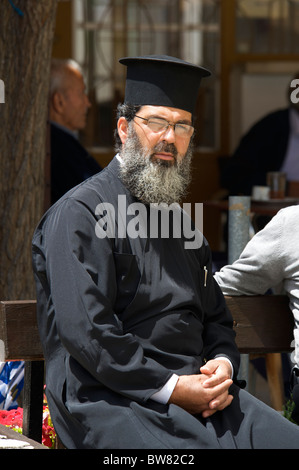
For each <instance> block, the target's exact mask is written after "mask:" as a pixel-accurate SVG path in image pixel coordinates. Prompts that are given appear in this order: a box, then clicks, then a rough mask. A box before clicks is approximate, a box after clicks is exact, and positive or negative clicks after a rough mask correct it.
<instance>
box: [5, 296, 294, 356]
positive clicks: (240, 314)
mask: <svg viewBox="0 0 299 470" xmlns="http://www.w3.org/2000/svg"><path fill="white" fill-rule="evenodd" d="M225 300H226V303H227V306H228V308H229V309H230V311H231V313H232V316H233V319H234V329H235V331H236V342H237V345H238V348H239V350H240V352H241V353H248V354H249V353H272V352H290V351H292V350H293V348H292V346H291V343H292V341H293V328H294V320H293V315H292V313H291V310H290V308H289V300H288V297H287V296H284V295H275V296H274V295H269V296H236V297H230V296H226V297H225ZM42 359H43V350H42V345H41V342H40V338H39V334H38V328H37V321H36V301H34V300H32V301H29V300H28V301H17V302H16V301H2V302H0V361H13V360H25V361H26V360H30V361H36V360H38V361H39V360H42Z"/></svg>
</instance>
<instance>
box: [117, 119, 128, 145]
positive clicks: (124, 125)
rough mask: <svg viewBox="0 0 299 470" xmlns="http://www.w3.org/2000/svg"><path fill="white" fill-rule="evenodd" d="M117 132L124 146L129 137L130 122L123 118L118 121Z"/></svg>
mask: <svg viewBox="0 0 299 470" xmlns="http://www.w3.org/2000/svg"><path fill="white" fill-rule="evenodd" d="M117 131H118V135H119V138H120V140H121V143H122V144H124V143H125V142H126V140H127V137H128V121H127V120H126V118H125V117H123V116H122V117H120V118H119V120H118V121H117Z"/></svg>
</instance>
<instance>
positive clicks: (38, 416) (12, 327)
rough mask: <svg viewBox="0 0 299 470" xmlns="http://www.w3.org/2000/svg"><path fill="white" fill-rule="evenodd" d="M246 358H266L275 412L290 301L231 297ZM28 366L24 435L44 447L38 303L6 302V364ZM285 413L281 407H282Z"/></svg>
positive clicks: (1, 346) (1, 336) (2, 331)
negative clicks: (15, 362)
mask: <svg viewBox="0 0 299 470" xmlns="http://www.w3.org/2000/svg"><path fill="white" fill-rule="evenodd" d="M226 302H227V305H228V307H229V309H230V311H231V313H232V316H233V319H234V329H235V331H236V342H237V345H238V348H239V350H240V352H241V353H243V354H253V353H254V354H256V353H258V354H266V355H267V356H266V357H267V358H266V361H267V373H268V382H269V386H270V390H271V396H272V399H273V400H274V403H273V405H275V406H273V407H277V409H279V406H280V403H279V404H277V403H278V402H279V400H280V401H281V400H282V399H283V398H282V396H281V393H282V390H281V384H282V374H281V363H280V362H279V361H280V358H281V352H291V351H292V349H293V348H292V346H291V343H292V341H293V326H294V322H293V316H292V313H291V311H290V309H289V304H288V298H287V297H286V296H252V297H244V296H240V297H226ZM14 360H24V361H25V378H24V391H23V408H24V410H23V413H24V418H23V420H24V421H23V433H24V435H25V436H27V437H28V438H31V439H34V440H35V441H38V442H41V435H42V410H43V385H44V361H43V350H42V345H41V342H40V339H39V334H38V328H37V321H36V302H35V301H2V302H0V361H14ZM280 409H281V408H280Z"/></svg>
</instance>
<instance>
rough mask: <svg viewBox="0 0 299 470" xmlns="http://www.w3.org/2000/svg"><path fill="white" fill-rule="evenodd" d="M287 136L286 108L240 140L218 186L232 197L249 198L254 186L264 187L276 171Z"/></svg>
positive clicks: (285, 146) (282, 158) (253, 128)
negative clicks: (267, 179)
mask: <svg viewBox="0 0 299 470" xmlns="http://www.w3.org/2000/svg"><path fill="white" fill-rule="evenodd" d="M289 134H290V122H289V109H283V110H278V111H275V112H273V113H270V114H268V115H267V116H265V117H264V118H263V119H261V120H260V121H258V122H257V123H256V124H255V125H254V126H253V127H252V128H251V129H250V130H249V131H248V133H246V135H244V137H243V138H242V139H241V141H240V143H239V145H238V147H237V148H236V150H235V152H234V154H233V155H232V157H231V158H229V159H228V160H227V161H226V164H225V165H224V166H223V168H222V169H221V175H220V183H221V186H222V187H223V188H226V189H228V191H229V194H231V195H238V194H243V195H249V196H250V195H251V192H252V187H253V186H255V185H256V186H265V185H266V184H267V181H266V174H267V172H268V171H279V170H280V168H281V166H282V164H283V160H284V158H285V155H286V151H287V145H288V139H289Z"/></svg>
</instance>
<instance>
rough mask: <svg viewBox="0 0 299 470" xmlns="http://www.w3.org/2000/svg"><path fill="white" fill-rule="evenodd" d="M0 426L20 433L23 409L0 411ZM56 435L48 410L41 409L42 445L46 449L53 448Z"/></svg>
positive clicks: (45, 408) (45, 407) (46, 408)
mask: <svg viewBox="0 0 299 470" xmlns="http://www.w3.org/2000/svg"><path fill="white" fill-rule="evenodd" d="M0 424H3V425H5V426H8V427H9V428H10V429H13V430H14V431H18V432H20V433H21V432H22V426H23V408H17V409H14V410H9V411H7V410H0ZM55 438H56V433H55V431H54V427H53V424H52V421H51V417H50V414H49V409H48V407H47V406H44V407H43V426H42V443H43V444H44V445H45V446H47V447H53V446H54V443H55Z"/></svg>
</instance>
